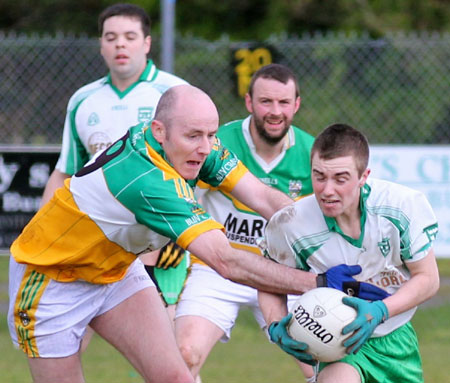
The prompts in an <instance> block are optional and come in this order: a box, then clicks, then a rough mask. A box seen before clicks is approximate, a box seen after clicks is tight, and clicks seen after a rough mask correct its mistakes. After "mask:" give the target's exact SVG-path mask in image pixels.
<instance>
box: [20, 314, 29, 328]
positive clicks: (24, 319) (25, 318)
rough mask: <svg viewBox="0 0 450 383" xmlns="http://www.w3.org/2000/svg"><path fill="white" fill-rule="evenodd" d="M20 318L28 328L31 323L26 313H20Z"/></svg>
mask: <svg viewBox="0 0 450 383" xmlns="http://www.w3.org/2000/svg"><path fill="white" fill-rule="evenodd" d="M19 318H20V321H21V322H22V325H23V326H24V327H26V326H28V325H29V324H30V322H31V319H30V317H29V316H28V314H27V312H26V311H19Z"/></svg>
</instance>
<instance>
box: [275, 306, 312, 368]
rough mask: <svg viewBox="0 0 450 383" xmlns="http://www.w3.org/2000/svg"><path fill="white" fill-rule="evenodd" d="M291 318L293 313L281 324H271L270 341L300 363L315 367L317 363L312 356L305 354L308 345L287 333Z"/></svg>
mask: <svg viewBox="0 0 450 383" xmlns="http://www.w3.org/2000/svg"><path fill="white" fill-rule="evenodd" d="M291 318H292V313H289V314H288V315H286V316H285V317H284V318H283V319H281V320H280V321H279V322H272V323H271V324H270V326H269V335H270V340H271V341H272V342H274V343H276V344H277V345H278V346H280V348H281V349H282V350H283V351H284V352H287V353H288V354H289V355H292V356H293V357H295V358H297V359H298V360H299V361H301V362H303V363H307V364H309V365H311V366H314V365H315V364H316V361H315V360H314V359H313V357H312V355H310V354H307V353H306V352H303V351H305V350H306V349H307V348H308V345H307V344H306V343H303V342H298V341H296V340H295V339H292V338H291V337H290V336H289V334H288V332H287V329H286V326H287V325H288V324H289V322H290V320H291Z"/></svg>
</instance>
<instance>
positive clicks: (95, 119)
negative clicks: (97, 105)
mask: <svg viewBox="0 0 450 383" xmlns="http://www.w3.org/2000/svg"><path fill="white" fill-rule="evenodd" d="M99 123H100V117H99V116H98V114H97V113H95V112H92V113H91V114H90V115H89V117H88V122H87V124H88V126H94V125H97V124H99Z"/></svg>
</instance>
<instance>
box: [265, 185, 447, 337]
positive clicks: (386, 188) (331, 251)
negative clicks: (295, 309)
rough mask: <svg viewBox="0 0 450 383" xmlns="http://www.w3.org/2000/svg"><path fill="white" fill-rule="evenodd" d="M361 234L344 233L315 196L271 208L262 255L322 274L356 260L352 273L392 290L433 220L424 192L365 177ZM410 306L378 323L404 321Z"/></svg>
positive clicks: (378, 332)
mask: <svg viewBox="0 0 450 383" xmlns="http://www.w3.org/2000/svg"><path fill="white" fill-rule="evenodd" d="M360 208H361V236H360V238H358V239H353V238H350V237H348V236H346V235H345V234H344V233H343V232H342V231H341V229H340V228H339V226H338V225H337V222H336V220H335V219H334V218H330V217H326V216H324V215H323V213H322V211H321V210H320V207H319V205H318V203H317V200H316V198H315V196H313V195H312V196H309V197H306V198H303V199H302V200H300V201H297V202H295V203H294V204H293V205H291V206H288V207H286V208H284V209H282V210H280V211H278V212H277V213H275V214H274V215H273V216H272V218H271V219H270V221H269V223H268V224H267V228H266V233H265V242H266V246H267V248H266V256H268V257H269V258H271V259H273V260H275V261H276V262H279V263H282V264H285V265H288V266H291V267H296V268H299V269H303V270H307V271H310V270H311V271H313V272H314V273H324V272H325V271H327V270H328V269H329V268H330V267H333V266H336V265H339V264H342V263H344V264H347V265H356V264H357V265H360V266H361V267H362V272H361V273H360V274H358V275H357V276H356V277H355V278H356V279H358V280H359V281H364V282H369V283H373V284H376V285H377V286H378V287H381V288H383V289H385V290H386V291H387V292H388V293H390V294H394V293H395V292H396V291H397V290H398V289H399V288H400V287H401V286H402V284H403V283H405V282H406V281H408V280H409V279H410V273H409V271H408V267H407V265H408V263H409V262H415V261H418V260H420V259H422V258H424V257H425V256H426V255H427V254H428V251H429V250H430V248H431V246H432V242H433V240H434V239H435V238H436V235H437V231H438V225H437V220H436V217H435V215H434V213H433V210H432V208H431V206H430V204H429V202H428V201H427V199H426V197H425V196H424V195H423V194H422V193H421V192H418V191H416V190H413V189H410V188H407V187H405V186H402V185H398V184H394V183H392V182H388V181H383V180H378V179H369V180H368V181H367V183H366V185H364V186H363V188H361V197H360ZM415 310H416V308H413V309H411V310H408V311H406V312H404V313H402V314H400V315H397V316H394V317H392V318H390V319H388V320H387V321H386V322H385V323H383V324H381V325H379V326H378V327H377V328H376V329H375V332H374V336H382V335H386V334H388V333H390V332H392V331H393V330H395V329H397V328H398V327H400V326H401V325H403V324H405V323H406V322H408V321H409V320H410V319H411V318H412V316H413V315H414V312H415Z"/></svg>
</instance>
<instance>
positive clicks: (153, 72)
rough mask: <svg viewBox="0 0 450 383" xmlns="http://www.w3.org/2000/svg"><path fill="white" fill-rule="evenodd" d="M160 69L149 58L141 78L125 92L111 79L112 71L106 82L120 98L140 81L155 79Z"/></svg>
mask: <svg viewBox="0 0 450 383" xmlns="http://www.w3.org/2000/svg"><path fill="white" fill-rule="evenodd" d="M158 72H159V69H158V68H157V67H156V66H155V64H153V61H152V60H148V61H147V65H146V67H145V69H144V71H143V72H142V73H141V75H140V77H139V79H138V80H137V81H136V82H135V83H133V84H131V85H130V86H129V87H128V88H127V89H125V90H124V91H123V92H122V91H120V90H119V89H118V88H117V87H116V86H115V85H114V84H113V83H112V80H111V73H108V75H107V76H106V83H107V84H109V85H110V86H111V88H112V89H113V90H114V92H115V93H116V94H117V95H118V96H119V98H124V97H125V96H126V95H127V94H128V93H130V92H131V91H132V90H133V89H134V88H135V87H136V85H138V84H139V83H140V82H143V81H149V82H150V81H153V80H154V79H155V78H156V76H157V75H158Z"/></svg>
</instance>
